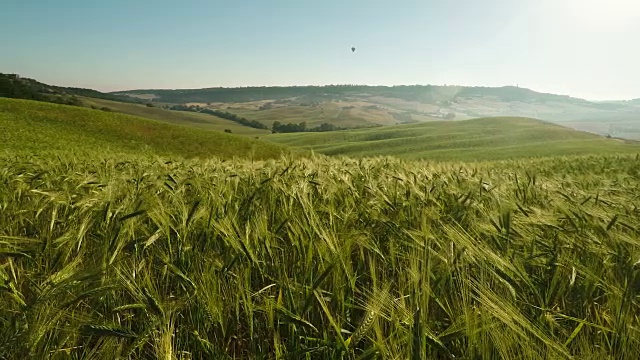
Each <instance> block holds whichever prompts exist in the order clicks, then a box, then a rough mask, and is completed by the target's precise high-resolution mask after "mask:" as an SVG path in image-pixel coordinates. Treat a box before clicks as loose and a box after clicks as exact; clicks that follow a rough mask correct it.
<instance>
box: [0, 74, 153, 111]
mask: <svg viewBox="0 0 640 360" xmlns="http://www.w3.org/2000/svg"><path fill="white" fill-rule="evenodd" d="M78 96H85V97H92V98H97V99H105V100H112V101H122V102H133V103H140V102H142V100H140V99H137V98H132V97H130V96H120V95H114V94H108V93H103V92H100V91H97V90H93V89H84V88H77V87H63V86H54V85H48V84H44V83H41V82H39V81H36V80H34V79H30V78H26V77H21V76H19V75H17V74H3V73H0V97H8V98H14V99H26V100H37V101H46V102H53V103H59V104H66V105H82V103H81V102H80V101H79V99H78Z"/></svg>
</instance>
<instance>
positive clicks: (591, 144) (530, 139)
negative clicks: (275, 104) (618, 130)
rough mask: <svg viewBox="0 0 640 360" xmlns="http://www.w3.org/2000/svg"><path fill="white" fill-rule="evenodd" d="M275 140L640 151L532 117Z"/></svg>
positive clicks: (340, 148) (368, 152)
mask: <svg viewBox="0 0 640 360" xmlns="http://www.w3.org/2000/svg"><path fill="white" fill-rule="evenodd" d="M266 139H268V140H269V141H272V142H276V143H280V144H284V145H289V146H296V147H301V148H304V149H309V150H314V151H316V152H319V153H323V154H327V155H345V156H358V157H360V156H381V155H393V156H397V157H400V158H404V159H412V160H416V159H431V160H463V161H490V160H508V159H521V158H533V157H549V156H558V155H561V156H562V155H590V154H618V153H631V154H635V153H638V152H640V143H638V142H633V141H626V140H620V139H607V138H605V137H603V136H599V135H595V134H590V133H585V132H580V131H575V130H572V129H568V128H564V127H561V126H558V125H555V124H551V123H547V122H542V121H539V120H534V119H527V118H512V117H499V118H483V119H473V120H464V121H432V122H428V123H423V124H410V125H396V126H385V127H378V128H373V129H360V130H348V131H338V132H328V133H305V134H275V135H270V136H269V137H267V138H266Z"/></svg>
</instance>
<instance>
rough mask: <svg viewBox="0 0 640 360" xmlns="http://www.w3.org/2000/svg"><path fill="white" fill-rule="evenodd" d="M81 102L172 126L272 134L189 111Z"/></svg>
mask: <svg viewBox="0 0 640 360" xmlns="http://www.w3.org/2000/svg"><path fill="white" fill-rule="evenodd" d="M80 100H81V101H82V102H83V104H85V105H86V106H93V107H97V108H103V107H107V108H109V109H111V110H112V111H115V112H119V113H123V114H129V115H134V116H139V117H144V118H147V119H153V120H157V121H162V122H166V123H171V124H179V125H189V126H193V127H197V128H201V129H205V130H214V131H225V130H231V132H232V133H234V134H240V135H252V136H260V135H266V134H270V133H271V132H270V131H268V130H262V129H255V128H252V127H249V126H243V125H240V124H238V123H236V122H233V121H231V120H227V119H223V118H220V117H217V116H213V115H209V114H201V113H195V112H188V111H174V110H168V109H164V108H159V107H148V106H146V105H143V104H130V103H124V102H119V101H110V100H103V99H94V98H84V97H81V98H80Z"/></svg>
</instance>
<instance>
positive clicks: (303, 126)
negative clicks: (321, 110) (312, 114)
mask: <svg viewBox="0 0 640 360" xmlns="http://www.w3.org/2000/svg"><path fill="white" fill-rule="evenodd" d="M337 130H344V128H341V127H338V126H335V125H333V124H329V123H322V124H320V125H318V126H316V127H313V128H307V122H306V121H303V122H301V123H299V124H294V123H288V124H282V123H280V121H274V122H273V125H272V126H271V132H273V133H294V132H325V131H337Z"/></svg>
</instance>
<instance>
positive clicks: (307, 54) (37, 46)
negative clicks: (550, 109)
mask: <svg viewBox="0 0 640 360" xmlns="http://www.w3.org/2000/svg"><path fill="white" fill-rule="evenodd" d="M1 7H2V10H1V11H0V72H3V73H17V74H20V75H22V76H25V77H30V78H34V79H36V80H39V81H41V82H44V83H48V84H53V85H61V86H77V87H86V88H93V89H97V90H102V91H116V90H128V89H159V88H167V89H176V88H203V87H218V86H223V87H235V86H274V85H279V86H286V85H325V84H362V85H414V84H422V85H426V84H432V85H445V84H448V85H470V86H506V85H518V86H520V87H526V88H530V89H533V90H536V91H541V92H549V93H555V94H563V95H571V96H575V97H580V98H585V99H590V100H612V99H619V100H623V99H632V98H640V46H638V45H637V43H638V39H640V1H638V0H465V1H463V0H389V1H379V0H313V1H309V0H269V1H267V0H208V1H204V0H201V1H200V0H182V1H175V0H172V1H166V0H154V1H150V0H109V1H92V0H59V1H51V0H2V6H1ZM352 46H355V47H356V52H355V53H353V52H352V51H351V47H352Z"/></svg>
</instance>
